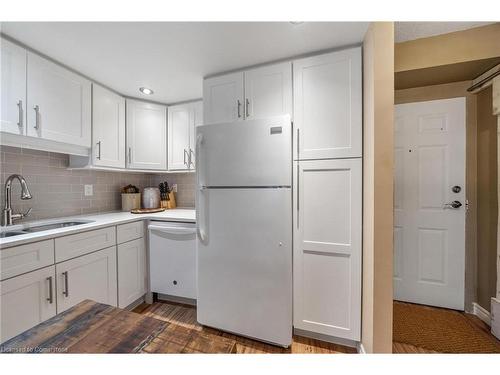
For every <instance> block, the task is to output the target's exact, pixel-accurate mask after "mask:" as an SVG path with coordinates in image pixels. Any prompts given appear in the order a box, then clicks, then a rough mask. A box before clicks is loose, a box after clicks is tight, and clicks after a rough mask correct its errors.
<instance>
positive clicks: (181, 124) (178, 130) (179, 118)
mask: <svg viewBox="0 0 500 375" xmlns="http://www.w3.org/2000/svg"><path fill="white" fill-rule="evenodd" d="M192 123H193V115H192V106H191V104H181V105H175V106H172V107H169V108H168V169H169V170H184V169H189V152H190V149H189V132H190V130H191V129H190V128H191V124H192Z"/></svg>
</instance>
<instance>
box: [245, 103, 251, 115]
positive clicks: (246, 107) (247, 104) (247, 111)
mask: <svg viewBox="0 0 500 375" xmlns="http://www.w3.org/2000/svg"><path fill="white" fill-rule="evenodd" d="M249 105H250V100H248V99H247V100H246V102H245V113H246V114H245V116H246V117H249V116H250V111H249V110H248V106H249Z"/></svg>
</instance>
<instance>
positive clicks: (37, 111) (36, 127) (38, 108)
mask: <svg viewBox="0 0 500 375" xmlns="http://www.w3.org/2000/svg"><path fill="white" fill-rule="evenodd" d="M33 109H34V110H35V126H34V128H35V129H36V130H38V129H40V122H39V121H40V107H39V106H38V105H36V106H34V107H33Z"/></svg>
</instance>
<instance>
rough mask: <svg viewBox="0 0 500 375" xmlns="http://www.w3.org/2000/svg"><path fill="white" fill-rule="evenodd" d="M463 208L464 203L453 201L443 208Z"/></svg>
mask: <svg viewBox="0 0 500 375" xmlns="http://www.w3.org/2000/svg"><path fill="white" fill-rule="evenodd" d="M460 207H462V203H460V202H459V201H453V202H451V203H445V205H444V207H443V208H460Z"/></svg>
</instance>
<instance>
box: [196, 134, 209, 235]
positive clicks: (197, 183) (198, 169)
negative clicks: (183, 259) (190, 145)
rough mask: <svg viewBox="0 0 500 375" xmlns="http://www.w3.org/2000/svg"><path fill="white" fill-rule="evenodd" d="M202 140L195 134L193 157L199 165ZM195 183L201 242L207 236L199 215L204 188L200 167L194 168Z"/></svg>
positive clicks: (199, 135) (198, 228) (197, 226)
mask: <svg viewBox="0 0 500 375" xmlns="http://www.w3.org/2000/svg"><path fill="white" fill-rule="evenodd" d="M202 140H203V135H202V134H198V135H197V136H196V150H195V153H194V158H195V165H196V166H199V165H200V164H199V163H198V161H199V157H200V149H201V142H202ZM196 185H197V187H198V192H197V193H196V196H197V198H198V199H197V202H196V203H197V207H196V232H197V234H198V238H199V239H200V241H201V242H202V243H205V241H206V239H207V236H206V232H205V230H204V229H202V221H201V217H202V216H205V210H204V204H205V203H204V197H203V194H204V191H203V190H204V188H203V187H202V186H201V185H200V168H196ZM202 207H203V215H201V212H200V211H201V209H202Z"/></svg>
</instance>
